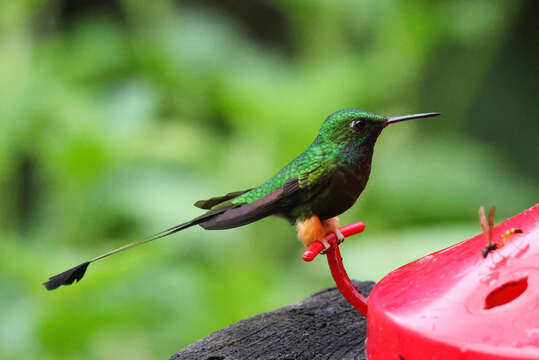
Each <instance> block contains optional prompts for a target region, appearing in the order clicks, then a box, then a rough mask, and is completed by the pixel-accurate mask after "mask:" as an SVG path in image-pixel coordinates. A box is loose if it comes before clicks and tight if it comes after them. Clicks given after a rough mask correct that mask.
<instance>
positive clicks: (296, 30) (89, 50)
mask: <svg viewBox="0 0 539 360" xmlns="http://www.w3.org/2000/svg"><path fill="white" fill-rule="evenodd" d="M58 4H59V3H55V2H52V3H47V2H42V1H29V0H28V1H8V2H2V3H1V4H0V54H2V56H0V88H1V89H2V90H1V92H0V200H1V201H0V225H1V230H0V319H2V321H0V358H2V359H26V358H32V357H35V358H40V359H74V358H76V359H111V358H113V359H116V358H118V359H119V358H130V359H162V358H165V357H167V356H169V355H171V354H172V353H173V352H175V351H177V350H178V349H180V348H181V347H183V346H185V345H187V344H189V343H191V342H193V341H195V340H196V339H198V338H200V337H202V336H204V335H206V334H208V333H209V332H211V331H214V330H217V329H219V328H222V327H224V326H226V325H227V324H229V323H231V322H234V321H237V320H240V319H242V318H245V317H248V316H251V315H254V314H257V313H260V312H264V311H270V310H272V309H275V308H276V307H279V306H283V305H286V304H289V303H292V302H295V301H297V300H299V299H302V298H304V297H306V296H308V295H310V294H311V293H313V292H315V291H317V290H319V289H320V288H322V287H323V286H327V285H330V284H331V281H330V277H329V273H328V272H327V269H326V268H325V264H324V263H323V262H322V261H318V262H317V263H315V264H305V263H303V262H302V261H301V260H300V256H301V251H302V249H301V246H300V244H299V242H297V241H296V240H295V234H294V229H293V228H291V227H289V226H288V225H287V224H286V222H284V221H282V220H280V219H267V220H264V221H261V222H260V223H256V224H253V225H250V226H248V227H245V228H241V229H234V230H230V231H222V232H204V231H203V230H201V229H191V230H189V231H186V232H184V233H181V234H178V235H174V236H172V237H170V238H168V239H166V240H161V241H159V242H156V243H152V244H151V245H148V246H145V247H143V248H138V249H136V250H133V251H132V252H129V253H124V254H122V255H119V256H117V257H115V258H111V259H107V260H106V261H103V262H102V263H99V264H98V265H97V264H96V265H95V266H93V267H92V268H90V269H89V273H88V275H87V277H86V278H85V279H84V281H82V282H81V283H80V284H77V285H75V286H72V287H70V288H61V289H59V290H56V291H54V292H46V291H45V289H44V288H43V287H42V286H41V285H40V283H41V282H43V281H44V280H46V278H47V276H49V275H52V274H54V273H57V272H58V271H61V270H63V269H64V268H67V267H71V266H73V265H75V264H78V263H80V262H81V261H83V260H85V259H87V258H90V257H93V256H95V255H97V254H100V253H102V252H103V251H105V250H109V249H111V248H114V247H117V246H120V245H122V244H124V243H127V242H129V241H132V240H135V239H138V238H140V237H142V236H144V235H148V234H151V233H153V232H157V231H159V230H162V229H163V228H165V227H168V226H171V225H175V224H177V223H178V222H183V221H185V220H187V219H189V218H191V217H194V216H196V215H198V214H200V211H199V209H196V208H194V207H192V206H191V204H192V203H194V202H195V201H196V200H198V199H203V198H209V197H211V196H215V195H221V194H224V193H227V192H229V191H235V190H241V189H243V188H248V187H252V186H253V185H257V184H260V183H261V182H263V181H265V180H266V179H267V178H268V177H270V176H272V175H273V174H274V173H275V172H276V171H277V170H278V169H280V168H281V167H282V166H283V165H284V164H286V163H287V162H288V161H289V160H290V159H291V158H293V157H294V156H296V155H297V154H298V153H300V152H301V151H302V150H303V149H304V148H305V147H306V146H308V145H309V144H310V142H311V141H312V140H313V139H314V137H315V135H316V132H317V131H318V129H319V127H320V125H321V123H322V121H323V119H324V118H325V117H326V116H327V115H328V114H330V113H332V112H333V111H335V110H338V109H341V108H348V107H359V108H362V109H366V110H369V111H372V112H375V113H378V114H383V115H387V116H392V115H401V114H407V113H417V112H426V111H439V112H441V113H442V115H443V116H442V117H439V118H434V119H425V120H417V121H415V122H413V123H412V122H408V123H405V124H404V123H403V124H399V125H395V126H394V127H392V128H391V129H388V130H386V131H385V132H384V133H383V134H382V136H381V139H380V142H379V144H378V145H377V149H376V152H375V157H374V164H373V172H372V174H371V180H370V183H369V185H368V186H367V188H366V190H365V192H364V194H363V195H362V197H361V199H360V201H359V203H358V204H357V205H356V206H355V207H354V208H353V209H352V210H350V211H349V212H347V213H346V214H345V215H344V216H343V219H342V222H343V223H347V222H350V221H354V220H359V219H361V220H363V221H365V222H366V223H367V231H366V232H365V234H364V235H362V236H360V237H358V238H356V239H350V240H348V241H347V243H346V244H345V245H344V248H343V254H344V256H345V260H346V261H347V262H348V263H349V264H350V266H351V269H352V271H351V276H352V277H354V278H358V279H379V278H381V277H382V276H383V274H385V273H387V272H388V271H390V270H391V269H394V268H395V267H397V266H399V265H402V264H404V263H405V262H406V261H410V260H412V259H414V258H417V257H419V256H421V255H424V254H426V253H427V252H428V251H433V250H436V249H440V248H442V247H443V246H446V245H449V244H452V243H455V242H458V241H461V240H464V239H465V238H466V237H469V236H472V235H474V234H475V233H478V232H479V226H478V225H477V223H476V210H477V208H478V207H479V205H481V204H485V205H491V204H496V205H498V209H499V216H498V220H501V219H502V218H504V217H507V216H510V215H512V214H514V213H516V212H519V211H521V210H523V209H524V208H527V207H529V206H531V205H533V203H534V202H535V200H534V199H536V198H537V189H536V188H535V186H534V185H533V181H532V179H529V178H526V177H524V176H521V175H519V171H518V168H514V167H511V166H508V165H507V164H508V163H510V161H507V159H509V156H510V155H508V154H506V153H504V152H503V151H502V150H500V149H499V148H498V147H496V146H489V145H487V144H485V143H484V141H483V140H482V139H481V138H479V137H473V136H469V135H463V134H462V130H463V128H464V127H465V126H466V125H467V124H466V120H465V119H466V117H465V115H466V114H467V112H468V111H469V109H470V108H471V107H473V106H474V104H473V99H474V98H475V96H474V95H475V94H477V93H478V92H479V91H481V83H482V81H483V80H484V79H485V77H486V76H487V70H488V69H489V67H490V66H491V65H492V63H493V60H494V59H495V57H496V54H497V53H498V52H499V46H500V43H501V40H503V39H504V38H505V37H507V36H508V34H510V33H511V31H512V24H513V23H514V22H515V21H516V20H517V19H518V16H519V13H518V6H516V5H517V3H516V2H502V1H492V2H432V3H431V2H425V1H407V2H397V1H377V2H352V1H348V2H345V1H342V2H330V1H308V2H306V1H281V2H278V3H277V4H276V5H272V6H275V8H274V11H276V12H277V13H278V14H279V16H280V17H281V18H282V19H283V23H284V24H286V26H285V29H284V30H282V31H281V33H284V34H285V36H284V37H283V38H282V39H281V38H279V39H277V43H278V42H279V41H281V42H287V44H288V45H286V46H285V44H284V45H283V47H279V46H274V45H271V43H269V42H266V41H263V40H261V39H260V38H257V37H255V36H253V34H252V33H251V31H249V27H247V26H245V25H243V24H242V23H241V21H240V20H238V18H236V17H234V16H233V14H230V13H229V14H228V15H226V14H225V13H224V12H220V11H217V10H215V9H212V8H210V7H194V6H187V5H177V4H175V3H172V2H170V1H166V0H163V1H158V2H137V1H119V2H117V4H118V6H119V8H120V10H121V14H122V16H121V21H119V20H118V19H117V18H115V17H113V16H112V15H111V14H110V13H106V12H105V13H102V14H100V15H99V14H98V15H95V14H94V15H92V16H90V15H88V14H87V15H86V16H82V17H76V18H73V19H71V20H70V22H69V23H63V22H61V21H63V20H62V19H63V17H62V16H61V12H60V10H59V5H58ZM181 4H183V3H181ZM265 6H268V5H265ZM262 30H263V33H264V34H267V37H268V38H270V37H271V36H272V35H274V31H276V30H275V29H273V28H272V27H270V26H268V27H265V28H262ZM273 44H275V41H274V42H273ZM447 53H450V54H451V61H450V62H447V61H446V62H440V63H438V62H437V61H438V60H437V59H438V56H441V55H440V54H442V55H443V54H447ZM437 64H438V65H439V64H441V65H440V66H442V65H443V68H440V69H439V68H437V66H438V65H437ZM433 69H434V70H433ZM433 74H434V75H433ZM433 79H434V82H435V83H436V85H434V86H430V87H428V86H427V85H425V83H427V82H428V80H433ZM426 86H427V87H426ZM456 88H457V89H458V91H454V90H455V89H456ZM517 96H518V94H515V97H517ZM509 100H510V99H509ZM425 104H428V105H429V107H428V108H426V106H425ZM477 115H478V114H477ZM473 121H477V122H483V126H488V124H489V118H488V113H487V114H482V115H481V116H478V117H474V118H473ZM520 155H522V154H520ZM520 155H518V154H517V155H516V156H520ZM401 240H402V241H401ZM351 243H353V244H351ZM403 248H404V249H406V251H402V249H403ZM371 265H372V266H371Z"/></svg>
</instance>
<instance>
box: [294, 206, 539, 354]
mask: <svg viewBox="0 0 539 360" xmlns="http://www.w3.org/2000/svg"><path fill="white" fill-rule="evenodd" d="M490 222H491V223H492V222H493V214H492V216H491V217H490ZM482 225H485V224H484V223H483V224H482ZM364 228H365V225H364V224H363V223H361V222H358V223H353V224H350V225H347V226H344V227H343V228H341V232H342V233H343V235H344V236H345V237H348V236H351V235H354V234H357V233H359V232H362V231H363V230H364ZM484 229H485V230H486V231H485V233H486V234H487V236H485V234H481V235H478V236H475V237H473V238H471V239H468V240H466V241H463V242H460V243H458V244H455V245H453V246H450V247H448V248H446V249H444V250H440V251H438V252H435V253H433V254H430V255H427V256H425V257H423V258H421V259H418V260H416V261H413V262H411V263H409V264H407V265H404V266H402V267H400V268H398V269H397V270H395V271H393V272H391V273H390V274H388V275H387V276H385V277H384V278H383V279H382V280H381V281H380V282H378V283H377V284H376V286H375V287H374V289H373V290H372V292H371V294H370V295H369V297H368V298H365V297H364V296H363V295H361V294H360V293H359V292H358V291H357V290H356V289H355V287H354V286H353V284H352V282H351V281H350V279H349V278H348V275H347V274H346V271H345V269H344V267H343V264H342V259H341V256H340V252H339V247H338V244H337V240H336V237H335V235H334V234H331V235H328V237H327V238H326V240H327V241H328V242H329V244H330V245H331V247H330V248H329V249H328V250H327V252H326V256H327V260H328V264H329V267H330V270H331V273H332V275H333V278H334V280H335V282H336V284H337V286H338V288H339V290H340V291H341V293H342V294H343V296H344V297H345V298H346V299H347V300H348V302H349V303H350V304H351V305H352V306H354V307H355V308H356V309H357V310H358V311H359V312H360V313H361V314H363V315H364V316H366V317H367V343H366V354H367V358H368V359H369V360H386V359H387V360H389V359H392V360H402V359H405V360H406V359H410V360H423V359H424V360H427V359H428V360H432V359H454V360H461V359H463V360H464V359H466V360H471V359H485V360H494V359H496V360H501V359H506V360H508V359H511V360H516V359H539V205H535V206H533V207H532V208H530V209H528V210H526V211H524V212H522V213H520V214H518V215H516V216H514V217H512V218H510V219H508V220H505V221H504V222H502V223H501V224H499V225H498V226H496V227H486V228H485V226H484ZM517 229H518V230H517ZM486 237H490V239H486ZM491 239H500V241H503V243H504V244H503V245H504V246H493V242H492V241H491ZM323 248H324V246H323V245H322V244H320V243H314V244H312V245H311V246H310V247H309V248H308V249H307V250H305V252H304V253H303V259H304V260H305V261H312V260H313V259H314V258H315V257H316V255H317V254H318V253H319V252H320V251H321V250H322V249H323ZM487 248H490V250H488V251H485V249H487Z"/></svg>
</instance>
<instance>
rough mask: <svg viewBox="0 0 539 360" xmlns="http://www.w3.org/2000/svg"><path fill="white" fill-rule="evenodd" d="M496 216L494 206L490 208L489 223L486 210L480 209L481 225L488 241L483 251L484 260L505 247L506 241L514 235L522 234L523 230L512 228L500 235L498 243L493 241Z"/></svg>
mask: <svg viewBox="0 0 539 360" xmlns="http://www.w3.org/2000/svg"><path fill="white" fill-rule="evenodd" d="M495 214H496V206H493V207H491V208H490V211H489V212H488V221H487V217H486V215H485V208H484V207H482V206H481V207H480V208H479V224H481V228H482V229H483V234H485V238H486V239H487V241H488V243H487V245H486V246H485V248H484V249H483V250H482V251H481V255H483V258H486V257H487V256H488V254H489V253H490V252H491V251H494V250H496V249H500V248H502V247H503V246H504V245H505V241H506V240H507V239H508V238H509V237H511V236H513V235H514V234H520V233H522V229H519V228H511V229H508V230H506V231H505V232H504V233H503V234H501V235H500V239H499V240H498V242H494V241H492V231H493V230H494V215H495Z"/></svg>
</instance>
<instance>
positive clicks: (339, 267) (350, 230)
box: [303, 221, 367, 316]
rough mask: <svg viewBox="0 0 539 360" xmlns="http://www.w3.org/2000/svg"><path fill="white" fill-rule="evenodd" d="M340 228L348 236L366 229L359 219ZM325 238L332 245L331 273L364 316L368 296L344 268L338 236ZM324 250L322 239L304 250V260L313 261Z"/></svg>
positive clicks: (333, 235) (346, 297) (342, 290)
mask: <svg viewBox="0 0 539 360" xmlns="http://www.w3.org/2000/svg"><path fill="white" fill-rule="evenodd" d="M340 230H341V233H342V234H343V236H344V237H345V238H347V237H348V236H352V235H355V234H358V233H360V232H363V230H365V224H364V223H362V222H361V221H358V222H355V223H352V224H349V225H346V226H343V227H342V228H340ZM325 240H326V241H327V242H328V243H329V245H330V247H329V249H328V250H327V252H326V257H327V259H328V265H329V269H330V270H331V275H332V276H333V280H335V283H336V284H337V287H338V288H339V291H340V292H341V294H342V295H343V296H344V297H345V299H346V300H348V302H349V303H350V304H352V306H354V307H355V308H356V310H357V311H359V312H360V313H361V314H362V315H363V316H367V298H366V297H365V296H363V295H362V294H361V293H360V292H359V291H357V289H356V287H355V286H354V284H353V283H352V281H350V278H349V277H348V274H347V273H346V270H345V269H344V265H343V263H342V258H341V252H340V251H339V244H338V243H337V236H336V235H335V234H333V233H332V234H329V235H327V236H326V239H325ZM322 250H324V244H322V243H321V242H320V241H315V242H314V243H312V244H311V245H310V246H309V247H308V248H307V249H306V250H305V251H304V252H303V260H305V261H313V260H314V258H315V257H316V256H317V255H318V254H320V252H321V251H322Z"/></svg>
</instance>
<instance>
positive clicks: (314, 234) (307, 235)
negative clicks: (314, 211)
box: [296, 215, 329, 247]
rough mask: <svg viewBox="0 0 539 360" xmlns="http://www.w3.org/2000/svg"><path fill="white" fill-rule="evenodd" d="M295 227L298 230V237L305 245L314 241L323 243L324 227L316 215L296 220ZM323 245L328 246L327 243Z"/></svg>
mask: <svg viewBox="0 0 539 360" xmlns="http://www.w3.org/2000/svg"><path fill="white" fill-rule="evenodd" d="M296 228H297V230H298V237H299V239H300V240H301V242H302V243H303V245H305V247H308V246H309V245H311V244H312V243H313V242H315V241H320V242H322V243H324V238H325V236H326V229H325V228H324V225H323V224H322V221H320V219H319V218H318V216H316V215H313V216H311V217H310V218H308V219H305V220H301V221H298V222H297V223H296ZM324 245H326V246H327V247H329V244H324Z"/></svg>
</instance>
